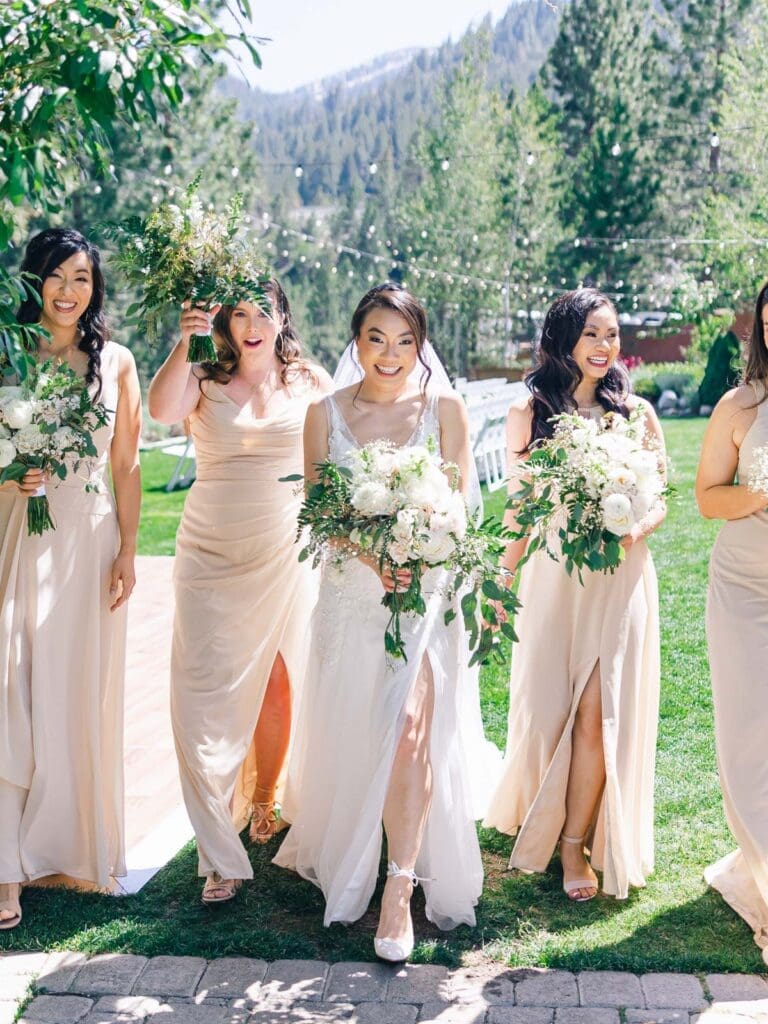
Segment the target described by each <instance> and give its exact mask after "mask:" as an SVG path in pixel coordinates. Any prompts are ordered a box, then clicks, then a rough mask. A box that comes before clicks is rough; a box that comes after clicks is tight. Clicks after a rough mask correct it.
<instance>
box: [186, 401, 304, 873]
mask: <svg viewBox="0 0 768 1024" xmlns="http://www.w3.org/2000/svg"><path fill="white" fill-rule="evenodd" d="M202 389H203V394H202V396H201V399H200V403H199V405H198V407H197V409H196V411H195V412H194V413H193V415H192V417H191V429H192V436H193V438H194V441H195V451H196V453H197V479H196V480H195V482H194V484H193V485H192V487H191V489H190V491H189V494H188V495H187V500H186V503H185V506H184V514H183V516H182V520H181V525H180V527H179V532H178V536H177V540H176V560H175V564H174V584H175V592H176V615H175V619H174V627H173V647H172V654H171V717H172V722H173V733H174V738H175V742H176V753H177V756H178V760H179V771H180V775H181V785H182V791H183V794H184V801H185V803H186V807H187V812H188V814H189V817H190V820H191V822H192V826H193V828H194V831H195V836H196V838H197V847H198V854H199V873H200V875H203V876H204V875H208V874H211V873H212V872H214V871H215V872H218V873H219V875H220V876H221V877H222V878H252V877H253V871H252V869H251V865H250V862H249V860H248V855H247V854H246V851H245V849H244V847H243V845H242V843H241V841H240V837H239V835H238V832H239V830H240V829H241V828H242V827H243V826H244V825H245V824H246V822H247V819H248V815H249V812H250V799H251V794H252V792H253V787H254V785H255V781H256V780H255V751H254V748H253V732H254V729H255V727H256V723H257V721H258V718H259V712H260V710H261V703H262V700H263V698H264V693H265V691H266V687H267V682H268V680H269V674H270V671H271V669H272V666H273V664H274V661H275V658H276V657H277V655H278V653H279V654H282V656H283V659H284V661H285V665H286V668H287V670H288V675H289V678H290V683H291V698H292V707H293V712H294V715H295V713H296V710H297V707H298V702H299V696H300V692H301V687H302V682H303V675H304V666H305V661H306V642H305V641H306V635H307V633H308V629H309V622H310V618H311V612H312V605H313V602H314V596H315V594H314V587H315V584H314V579H313V573H312V571H311V569H310V567H309V565H308V564H307V563H304V564H300V563H299V562H298V560H297V549H296V547H295V539H296V517H297V514H298V510H299V508H300V505H301V496H300V495H299V494H297V490H296V484H295V483H281V482H280V480H279V478H280V477H284V476H288V475H289V474H293V473H303V471H304V469H303V443H302V436H303V429H304V419H305V416H306V410H307V404H308V402H309V400H310V399H311V398H312V397H313V394H314V392H312V391H311V390H310V389H309V388H307V389H306V392H305V393H304V392H302V393H301V394H297V395H296V396H294V397H293V398H292V400H291V401H290V402H289V403H287V404H286V406H285V407H284V408H283V409H281V410H280V411H279V412H278V413H276V414H275V415H273V416H267V417H264V418H256V417H254V415H253V413H252V412H251V409H250V404H249V403H246V404H245V406H243V407H240V406H238V405H237V403H235V402H234V401H233V400H232V399H231V398H230V397H229V396H228V395H227V390H226V388H225V387H223V386H221V385H219V384H217V383H215V382H212V381H205V382H203V385H202ZM297 390H298V389H297Z"/></svg>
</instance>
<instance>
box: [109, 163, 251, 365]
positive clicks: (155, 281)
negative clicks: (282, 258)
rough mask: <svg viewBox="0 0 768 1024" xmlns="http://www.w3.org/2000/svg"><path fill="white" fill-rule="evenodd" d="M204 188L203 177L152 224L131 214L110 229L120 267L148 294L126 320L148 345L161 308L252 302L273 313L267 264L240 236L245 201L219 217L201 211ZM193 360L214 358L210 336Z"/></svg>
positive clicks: (195, 346)
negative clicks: (143, 334)
mask: <svg viewBox="0 0 768 1024" xmlns="http://www.w3.org/2000/svg"><path fill="white" fill-rule="evenodd" d="M199 184H200V177H199V175H198V177H197V178H195V180H194V181H193V182H192V183H191V184H190V185H188V186H187V188H186V190H185V191H184V193H183V194H182V196H181V197H180V199H179V201H178V202H177V203H171V202H162V203H160V204H159V205H158V207H157V208H156V209H155V210H154V211H153V212H152V213H151V214H150V215H149V216H148V217H147V218H146V220H141V219H140V218H138V217H133V218H130V219H129V220H126V221H124V222H123V223H122V224H112V225H107V226H106V227H107V232H108V234H109V235H110V236H111V237H112V238H113V239H114V240H115V241H116V242H117V243H118V245H119V252H118V253H117V255H116V256H115V258H114V262H115V264H116V265H117V266H118V267H119V268H120V269H121V270H122V271H123V273H124V274H125V276H126V278H127V279H128V281H129V282H130V283H131V284H132V285H133V286H134V287H136V288H138V289H139V290H140V292H141V294H142V299H141V301H140V302H138V303H135V304H133V305H131V306H129V307H128V310H127V313H126V316H127V317H128V320H129V322H133V323H140V324H141V325H142V326H143V327H144V329H145V330H146V334H147V339H148V340H149V341H150V342H152V341H154V340H155V339H156V337H157V324H158V319H159V317H160V314H161V313H162V312H163V310H165V309H166V308H168V307H176V308H178V307H179V306H180V305H181V304H182V303H183V302H185V301H189V302H191V303H192V305H200V306H203V307H205V308H209V307H210V306H212V305H214V304H216V303H222V304H226V305H231V306H234V305H236V304H237V303H238V302H240V301H244V300H247V301H249V302H254V303H256V304H258V305H260V306H261V307H262V308H263V309H264V310H265V311H267V312H268V311H269V309H270V306H269V299H268V298H267V295H266V293H265V291H264V285H265V284H266V282H267V280H268V278H269V274H268V272H267V267H266V264H265V262H264V260H263V259H262V258H261V256H260V255H259V253H258V252H257V250H256V248H255V246H254V244H253V242H250V241H248V240H247V239H246V238H245V237H244V236H243V234H242V230H243V223H242V217H241V213H242V196H241V195H236V196H235V197H234V198H233V199H232V200H231V201H230V202H229V203H228V205H227V207H226V209H225V211H224V213H223V214H218V213H216V212H215V211H214V210H210V209H205V208H204V207H203V204H202V202H201V200H200V197H199V195H198V187H199ZM188 359H189V361H190V362H191V363H199V362H203V361H206V360H208V361H213V360H215V359H216V349H215V348H214V345H213V341H212V339H211V338H210V336H209V335H193V337H192V338H191V340H190V346H189V355H188Z"/></svg>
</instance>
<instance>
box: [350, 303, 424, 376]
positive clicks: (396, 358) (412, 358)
mask: <svg viewBox="0 0 768 1024" xmlns="http://www.w3.org/2000/svg"><path fill="white" fill-rule="evenodd" d="M418 357H419V356H418V349H417V347H416V337H415V335H414V333H413V331H412V330H411V328H410V326H409V324H408V321H407V320H406V319H405V317H404V316H402V315H401V314H400V313H396V312H395V311H394V310H392V309H385V308H382V307H376V308H374V309H372V310H370V312H369V313H367V314H366V317H365V320H363V323H362V326H361V328H360V334H359V335H358V337H357V358H358V360H359V362H360V366H361V367H362V369H363V373H364V374H365V376H366V379H368V380H370V381H372V382H373V381H375V382H376V384H377V385H379V386H381V387H386V388H392V389H393V390H397V389H399V388H402V387H403V386H404V384H405V382H406V380H407V379H408V377H409V375H410V373H411V371H412V370H413V369H414V368H415V366H416V362H417V360H418Z"/></svg>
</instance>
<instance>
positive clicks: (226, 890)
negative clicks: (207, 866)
mask: <svg viewBox="0 0 768 1024" xmlns="http://www.w3.org/2000/svg"><path fill="white" fill-rule="evenodd" d="M242 884H243V880H242V879H241V878H222V877H221V875H219V874H218V873H217V872H216V871H214V872H213V874H212V875H208V877H207V878H206V880H205V885H204V886H203V892H202V895H201V896H200V899H201V900H202V901H203V903H205V904H206V905H210V904H211V903H228V902H229V901H230V900H231V899H234V898H235V894H236V893H237V890H238V889H239V888H240V886H241V885H242Z"/></svg>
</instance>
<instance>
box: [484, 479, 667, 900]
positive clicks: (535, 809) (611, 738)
mask: <svg viewBox="0 0 768 1024" xmlns="http://www.w3.org/2000/svg"><path fill="white" fill-rule="evenodd" d="M519 466H520V472H521V473H524V463H521V464H519ZM555 543H556V542H555ZM583 580H584V582H583V585H582V584H581V583H580V582H579V579H578V575H577V574H576V573H574V574H573V575H572V576H569V575H568V574H567V572H566V571H565V565H564V563H563V562H562V561H553V560H552V559H551V558H550V557H549V556H548V555H547V554H546V552H544V551H537V552H536V553H535V554H534V555H533V556H532V557H531V559H530V561H529V562H527V563H526V565H525V566H524V567H523V569H522V570H521V574H520V588H519V591H518V596H519V598H520V601H521V603H522V608H521V610H520V612H519V614H518V617H517V620H516V622H515V629H516V631H517V635H518V637H519V638H520V642H519V643H517V644H515V645H514V647H513V651H512V673H511V679H510V692H509V720H508V729H507V749H506V753H505V756H504V766H503V772H502V778H501V782H500V784H499V786H498V788H497V790H496V793H495V794H494V796H493V799H492V800H491V806H490V809H489V811H488V813H487V815H486V819H485V822H484V824H486V825H488V826H490V827H493V828H497V829H498V830H499V831H500V832H508V833H510V834H512V835H515V834H516V835H517V838H516V840H515V845H514V849H513V851H512V856H511V858H510V861H509V866H510V867H511V868H518V869H520V870H523V871H544V870H545V869H546V867H547V864H548V863H549V861H550V859H551V857H552V854H553V852H554V849H555V846H556V844H557V841H558V839H559V836H560V833H561V832H562V829H563V824H564V822H565V798H566V789H567V786H568V777H569V774H570V763H571V749H572V742H571V737H572V730H573V725H574V719H575V716H576V711H577V709H578V706H579V701H580V700H581V696H582V693H583V692H584V688H585V687H586V685H587V682H588V681H589V678H590V675H591V674H592V671H593V669H594V668H595V665H596V664H597V663H598V662H599V669H600V681H601V687H600V688H601V697H602V733H603V750H604V754H605V773H606V780H605V787H604V790H603V795H602V798H601V800H600V803H599V809H598V812H597V814H596V817H595V821H594V823H593V827H592V829H590V832H591V833H592V834H591V836H588V845H589V846H590V848H591V853H592V857H591V859H592V865H593V866H594V867H595V868H596V869H597V870H599V871H602V872H603V885H602V888H603V891H604V892H606V893H608V894H609V895H613V896H616V897H618V898H619V899H624V898H626V896H627V895H628V891H629V888H630V886H642V885H644V884H645V880H646V877H647V875H648V874H649V873H650V872H651V871H652V869H653V785H654V770H655V756H656V733H657V723H658V709H659V675H660V656H659V613H658V589H657V583H656V571H655V569H654V566H653V561H652V559H651V554H650V552H649V550H648V547H647V545H646V544H645V542H644V541H640V542H639V543H636V544H633V545H632V547H631V548H630V549H629V551H628V552H627V554H626V558H625V559H624V561H623V562H622V563H621V565H620V566H619V567H618V569H617V570H616V571H615V572H614V573H613V574H606V573H601V572H589V571H587V570H584V573H583Z"/></svg>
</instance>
